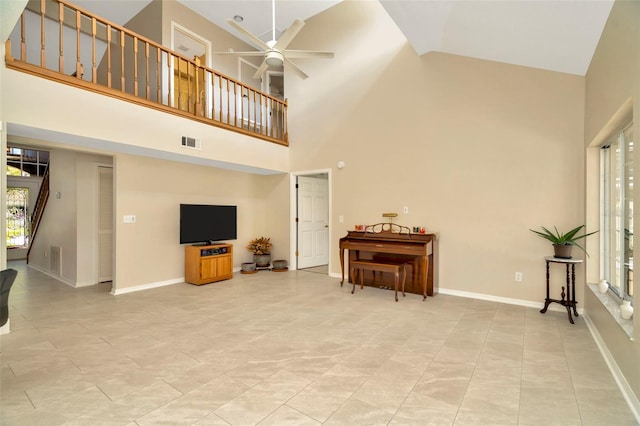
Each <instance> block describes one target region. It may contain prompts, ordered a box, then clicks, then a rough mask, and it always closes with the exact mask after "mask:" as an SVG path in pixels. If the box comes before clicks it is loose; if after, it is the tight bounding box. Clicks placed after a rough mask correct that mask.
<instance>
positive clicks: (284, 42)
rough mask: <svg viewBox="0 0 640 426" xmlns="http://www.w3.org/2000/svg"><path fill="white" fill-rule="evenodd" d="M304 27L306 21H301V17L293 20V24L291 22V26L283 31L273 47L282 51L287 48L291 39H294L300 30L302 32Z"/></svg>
mask: <svg viewBox="0 0 640 426" xmlns="http://www.w3.org/2000/svg"><path fill="white" fill-rule="evenodd" d="M302 27H304V21H301V20H300V19H296V20H295V21H293V24H291V26H289V28H287V29H286V30H284V33H282V35H281V36H280V38H279V39H278V41H277V42H276V44H275V46H273V48H274V49H276V50H280V51H282V50H284V49H286V48H287V46H288V45H289V43H291V41H293V39H294V38H295V36H296V35H297V34H298V32H300V30H301V29H302Z"/></svg>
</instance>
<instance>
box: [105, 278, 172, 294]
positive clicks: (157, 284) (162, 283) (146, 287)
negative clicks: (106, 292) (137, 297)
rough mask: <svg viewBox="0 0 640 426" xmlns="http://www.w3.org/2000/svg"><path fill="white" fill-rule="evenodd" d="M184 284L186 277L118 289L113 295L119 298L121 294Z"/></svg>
mask: <svg viewBox="0 0 640 426" xmlns="http://www.w3.org/2000/svg"><path fill="white" fill-rule="evenodd" d="M183 282H184V277H182V278H174V279H172V280H166V281H158V282H155V283H148V284H140V285H136V286H133V287H125V288H116V289H112V290H111V294H113V295H114V296H118V295H120V294H127V293H133V292H135V291H142V290H149V289H152V288H158V287H164V286H167V285H173V284H180V283H183Z"/></svg>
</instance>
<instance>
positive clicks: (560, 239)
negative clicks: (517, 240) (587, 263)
mask: <svg viewBox="0 0 640 426" xmlns="http://www.w3.org/2000/svg"><path fill="white" fill-rule="evenodd" d="M541 228H542V232H540V231H535V230H533V229H529V231H531V232H533V233H534V234H537V235H539V236H540V237H542V238H544V239H545V240H549V241H551V244H553V249H554V256H553V257H557V258H560V259H571V249H572V247H573V246H576V247H578V248H580V250H582V251H583V252H584V253H585V254H586V255H587V256H589V253H587V251H586V250H585V249H584V247H582V246H581V245H580V244H579V243H578V240H581V239H583V238H586V237H588V236H589V235H593V234H595V233H596V232H598V231H593V232H589V233H588V234H581V235H578V233H579V232H580V230H582V228H584V225H580V226H576V227H575V228H573V229H572V230H570V231H568V232H560V231H558V228H557V227H555V226H554V227H553V229H554V231H555V232H554V231H550V230H549V229H547V228H545V227H544V226H542V227H541Z"/></svg>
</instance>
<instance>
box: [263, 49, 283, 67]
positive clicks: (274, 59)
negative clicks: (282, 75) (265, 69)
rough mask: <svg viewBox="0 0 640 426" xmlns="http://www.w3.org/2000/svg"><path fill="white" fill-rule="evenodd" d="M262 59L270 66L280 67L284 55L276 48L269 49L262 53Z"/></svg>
mask: <svg viewBox="0 0 640 426" xmlns="http://www.w3.org/2000/svg"><path fill="white" fill-rule="evenodd" d="M264 61H265V62H266V63H267V65H269V66H272V67H281V66H282V64H283V63H284V56H283V55H282V53H280V52H278V51H277V50H270V51H268V52H267V54H266V55H264Z"/></svg>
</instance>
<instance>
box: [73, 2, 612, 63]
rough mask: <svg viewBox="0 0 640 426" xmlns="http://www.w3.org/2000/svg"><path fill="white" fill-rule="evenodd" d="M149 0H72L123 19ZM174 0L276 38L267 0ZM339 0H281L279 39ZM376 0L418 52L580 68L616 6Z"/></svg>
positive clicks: (277, 23)
mask: <svg viewBox="0 0 640 426" xmlns="http://www.w3.org/2000/svg"><path fill="white" fill-rule="evenodd" d="M150 1H151V0H75V3H77V4H79V5H80V6H82V7H84V8H86V9H88V10H91V11H94V12H96V13H99V14H100V15H102V16H104V17H106V18H108V19H110V20H112V21H115V22H117V23H119V24H124V23H126V22H127V21H128V20H129V19H130V18H131V17H132V16H134V15H135V14H136V13H137V12H139V11H140V10H142V8H144V7H145V6H146V5H147V4H149V2H150ZM177 1H179V2H180V3H182V4H184V5H185V6H187V7H189V8H190V9H192V10H194V11H195V12H197V13H198V14H200V15H202V16H204V17H206V18H207V19H209V20H210V21H211V22H213V23H215V24H216V25H218V26H220V27H221V28H224V29H226V30H228V31H230V32H232V33H234V30H233V29H232V28H230V27H229V26H228V25H227V24H226V23H225V20H226V19H232V18H233V17H234V16H236V15H238V16H241V17H242V19H243V20H242V23H241V25H242V26H244V27H245V28H247V29H248V30H249V31H251V32H252V33H253V34H256V35H259V36H261V38H263V39H264V40H265V41H266V40H270V39H271V32H272V13H271V11H272V3H271V2H270V1H268V0H215V1H214V0H210V1H203V0H177ZM340 1H342V0H306V1H302V0H276V2H275V10H276V21H275V28H276V38H278V36H279V32H280V31H282V30H284V29H286V28H287V27H288V26H289V25H290V24H291V23H292V22H293V20H294V19H296V18H299V19H303V20H305V19H307V18H310V17H311V16H314V15H315V14H318V13H321V12H322V11H324V10H326V9H327V8H329V7H332V6H334V5H335V4H337V3H339V2H340ZM346 1H352V0H346ZM359 1H376V0H359ZM379 1H380V3H381V4H382V6H383V7H384V8H385V10H386V11H387V13H389V15H390V16H391V18H392V19H393V20H394V22H395V23H396V25H397V26H398V28H400V30H401V31H402V33H403V34H404V35H405V36H406V37H407V40H408V41H409V42H410V43H411V45H412V46H413V48H414V49H415V51H416V53H418V54H419V55H422V54H425V53H427V52H430V51H439V52H445V53H452V54H456V55H463V56H469V57H474V58H479V59H487V60H492V61H498V62H505V63H510V64H516V65H523V66H528V67H534V68H541V69H547V70H552V71H559V72H565V73H570V74H577V75H584V74H585V73H586V71H587V69H588V67H589V64H590V62H591V58H592V56H593V52H594V51H595V48H596V46H597V43H598V40H599V38H600V35H601V34H602V30H603V28H604V25H605V23H606V20H607V18H608V16H609V12H610V11H611V7H612V5H613V0H597V1H595V0H548V1H541V0H477V1H471V0H466V1H455V0H451V1H446V0H444V1H431V0H423V1H420V0H379ZM234 34H235V33H234ZM236 35H237V34H236Z"/></svg>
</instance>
